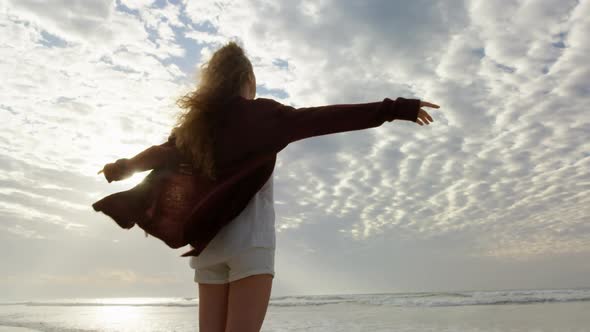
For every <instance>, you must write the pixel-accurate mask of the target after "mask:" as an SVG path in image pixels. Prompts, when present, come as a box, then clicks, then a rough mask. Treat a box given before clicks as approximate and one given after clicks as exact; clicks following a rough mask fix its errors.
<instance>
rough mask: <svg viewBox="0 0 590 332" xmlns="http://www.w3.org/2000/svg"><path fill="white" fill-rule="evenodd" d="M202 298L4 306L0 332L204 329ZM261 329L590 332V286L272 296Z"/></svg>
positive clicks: (78, 300) (35, 302) (79, 300)
mask: <svg viewBox="0 0 590 332" xmlns="http://www.w3.org/2000/svg"><path fill="white" fill-rule="evenodd" d="M198 306H199V299H198V298H192V297H185V298H175V297H160V298H141V297H133V298H67V299H53V300H31V301H19V302H1V303H0V332H5V331H11V332H25V331H48V332H49V331H51V332H53V331H64V332H78V331H100V332H103V331H109V332H110V331H122V332H123V331H125V332H126V331H142V332H152V331H178V332H185V331H198V330H199V323H198ZM261 331H268V332H271V331H277V332H278V331H285V332H286V331H289V332H292V331H323V332H332V331H347V332H348V331H412V332H414V331H461V332H462V331H465V332H469V331H518V332H522V331H527V332H531V331H560V332H564V331H589V332H590V288H577V289H528V290H522V289H521V290H494V291H490V290H485V291H453V292H419V293H384V294H338V295H300V296H276V297H274V296H273V297H271V299H270V304H269V307H268V311H267V313H266V317H265V320H264V324H263V326H262V330H261Z"/></svg>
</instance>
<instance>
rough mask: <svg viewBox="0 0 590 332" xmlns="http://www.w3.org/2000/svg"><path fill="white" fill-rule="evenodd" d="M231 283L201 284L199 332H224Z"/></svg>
mask: <svg viewBox="0 0 590 332" xmlns="http://www.w3.org/2000/svg"><path fill="white" fill-rule="evenodd" d="M228 291H229V283H225V284H219V285H216V284H201V283H199V331H200V332H224V331H225V321H226V316H227V296H228Z"/></svg>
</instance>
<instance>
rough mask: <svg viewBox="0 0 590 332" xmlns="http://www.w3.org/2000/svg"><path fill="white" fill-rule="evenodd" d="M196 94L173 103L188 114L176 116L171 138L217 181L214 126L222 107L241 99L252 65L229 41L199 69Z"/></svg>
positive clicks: (233, 43) (251, 71)
mask: <svg viewBox="0 0 590 332" xmlns="http://www.w3.org/2000/svg"><path fill="white" fill-rule="evenodd" d="M197 75H198V78H199V79H198V81H199V82H198V85H197V87H196V89H195V90H193V91H191V92H189V93H187V94H185V95H183V96H182V97H180V98H178V99H177V100H176V104H177V105H178V106H179V107H180V108H182V109H184V110H187V111H186V112H181V113H179V114H178V115H177V119H176V124H175V126H174V128H173V129H172V132H171V134H172V135H174V136H175V141H176V142H175V144H176V147H177V148H178V149H179V150H180V151H181V152H183V153H184V154H185V155H186V156H188V157H189V159H190V160H191V161H192V164H193V168H195V169H198V170H199V171H201V173H203V174H205V175H206V176H207V177H208V178H210V179H213V180H215V179H217V169H216V158H215V146H216V144H215V142H216V137H215V134H216V128H217V127H216V126H217V124H218V121H219V118H220V115H219V114H218V113H219V111H220V110H221V109H222V106H223V104H224V103H225V102H226V101H228V100H230V99H231V98H233V97H234V96H237V95H240V92H241V89H242V88H243V86H245V84H247V83H248V82H249V81H250V80H252V77H253V68H252V63H251V62H250V60H249V59H248V57H247V56H246V54H245V52H244V50H243V49H242V47H240V46H239V45H238V44H237V43H236V42H234V41H230V42H228V43H227V44H226V45H224V46H222V47H221V48H219V49H218V50H217V51H215V53H213V55H212V56H211V58H210V59H209V61H207V62H205V63H203V64H202V65H201V66H200V71H199V72H198V73H197Z"/></svg>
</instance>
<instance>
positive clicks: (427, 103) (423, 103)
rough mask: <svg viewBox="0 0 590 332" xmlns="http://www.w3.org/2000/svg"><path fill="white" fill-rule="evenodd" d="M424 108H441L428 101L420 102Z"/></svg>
mask: <svg viewBox="0 0 590 332" xmlns="http://www.w3.org/2000/svg"><path fill="white" fill-rule="evenodd" d="M422 106H427V107H432V108H440V106H438V105H437V104H433V103H429V102H427V101H422V100H421V101H420V107H422Z"/></svg>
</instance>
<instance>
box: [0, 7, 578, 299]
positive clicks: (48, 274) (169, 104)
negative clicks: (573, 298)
mask: <svg viewBox="0 0 590 332" xmlns="http://www.w3.org/2000/svg"><path fill="white" fill-rule="evenodd" d="M0 34H1V35H2V38H0V70H1V73H2V77H3V78H2V84H1V87H0V182H1V184H0V253H1V254H0V257H1V262H0V301H2V300H4V301H6V300H20V299H25V300H26V299H44V298H71V297H127V296H181V297H197V296H198V287H197V286H198V284H196V283H195V282H194V281H193V277H194V270H192V269H191V268H190V267H189V258H188V257H180V255H181V254H182V253H184V252H186V251H187V250H188V249H190V248H189V247H188V246H187V247H183V248H179V249H171V248H169V247H167V246H166V245H165V244H164V243H163V242H162V241H160V240H158V239H156V238H153V237H148V238H146V237H145V236H144V233H143V231H142V230H141V229H140V228H138V227H134V228H132V229H130V230H124V229H121V228H120V227H119V226H117V225H116V224H115V223H114V222H113V221H112V220H111V219H109V218H108V217H106V216H105V215H103V214H101V213H97V212H95V211H94V210H93V209H92V207H91V204H92V203H93V202H95V201H97V200H98V199H100V198H102V197H104V196H106V195H108V194H111V193H114V192H117V191H122V190H126V189H129V188H131V187H132V186H134V185H135V184H137V183H139V181H141V179H142V178H143V177H144V176H145V175H147V172H144V173H138V174H135V175H134V176H133V177H132V178H130V179H127V180H125V181H120V182H113V183H110V184H109V183H107V182H106V181H105V179H104V176H103V175H102V174H101V175H97V174H96V173H97V171H98V170H100V169H101V168H102V166H103V165H104V164H106V163H108V162H113V161H114V160H116V159H119V158H126V157H131V156H133V155H135V154H136V153H138V152H140V151H142V150H144V149H145V148H147V147H149V146H151V145H155V144H161V143H163V142H164V141H165V139H166V138H167V136H168V134H169V130H170V128H171V127H172V125H173V124H174V117H175V115H176V114H177V112H178V111H179V109H178V107H177V106H175V104H174V102H175V99H176V98H177V97H179V96H181V95H182V94H183V93H186V92H188V91H190V90H191V89H192V88H193V87H194V86H195V84H196V80H197V79H198V76H197V74H198V71H197V69H198V66H199V65H200V64H202V63H204V62H205V61H207V60H208V58H209V57H210V55H211V54H212V53H213V52H214V51H215V50H216V49H217V48H219V47H221V46H222V45H224V44H225V43H227V42H228V41H230V40H235V41H238V42H239V43H240V44H241V45H242V46H243V47H244V49H245V51H246V54H247V55H248V57H249V58H250V60H251V61H252V63H253V66H254V71H255V74H256V79H257V95H256V97H264V98H273V99H275V100H277V101H279V102H281V103H284V104H288V105H292V106H294V107H309V106H321V105H329V104H343V103H365V102H374V101H381V100H383V99H384V98H385V97H389V98H392V99H395V98H397V97H405V98H418V99H421V100H425V101H429V102H432V103H435V104H438V105H440V106H441V107H440V109H436V110H435V109H430V108H425V109H426V110H427V112H429V114H430V115H431V116H432V117H433V119H434V122H432V123H431V124H430V125H424V126H420V125H418V124H417V123H413V122H410V121H402V120H396V121H393V122H386V123H384V124H383V125H381V126H379V127H376V128H370V129H366V130H360V131H353V132H344V133H337V134H332V135H325V136H320V137H312V138H308V139H305V140H302V141H298V142H295V143H292V144H290V145H289V146H288V147H287V148H285V149H284V150H282V151H281V152H280V153H279V155H278V158H277V165H276V168H275V172H274V195H275V197H274V200H275V211H276V221H275V225H276V231H277V244H276V245H277V248H276V257H275V273H276V274H275V278H274V281H273V289H272V296H281V295H304V294H353V293H391V292H413V291H451V290H491V289H530V288H574V287H590V172H589V170H590V117H589V116H588V105H589V102H590V61H588V54H590V43H589V39H588V37H587V36H588V35H590V1H570V0H553V1H545V0H539V1H514V0H505V1H486V0H476V1H455V0H449V1H425V0H424V1H386V0H383V1H377V0H374V1H354V0H338V1H335V0H333V1H328V0H318V1H276V0H228V1H203V0H199V1H190V2H189V1H188V0H176V1H172V0H168V1H166V0H159V1H151V0H116V1H113V0H101V1H99V0H87V1H82V0H51V1H33V0H0Z"/></svg>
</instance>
